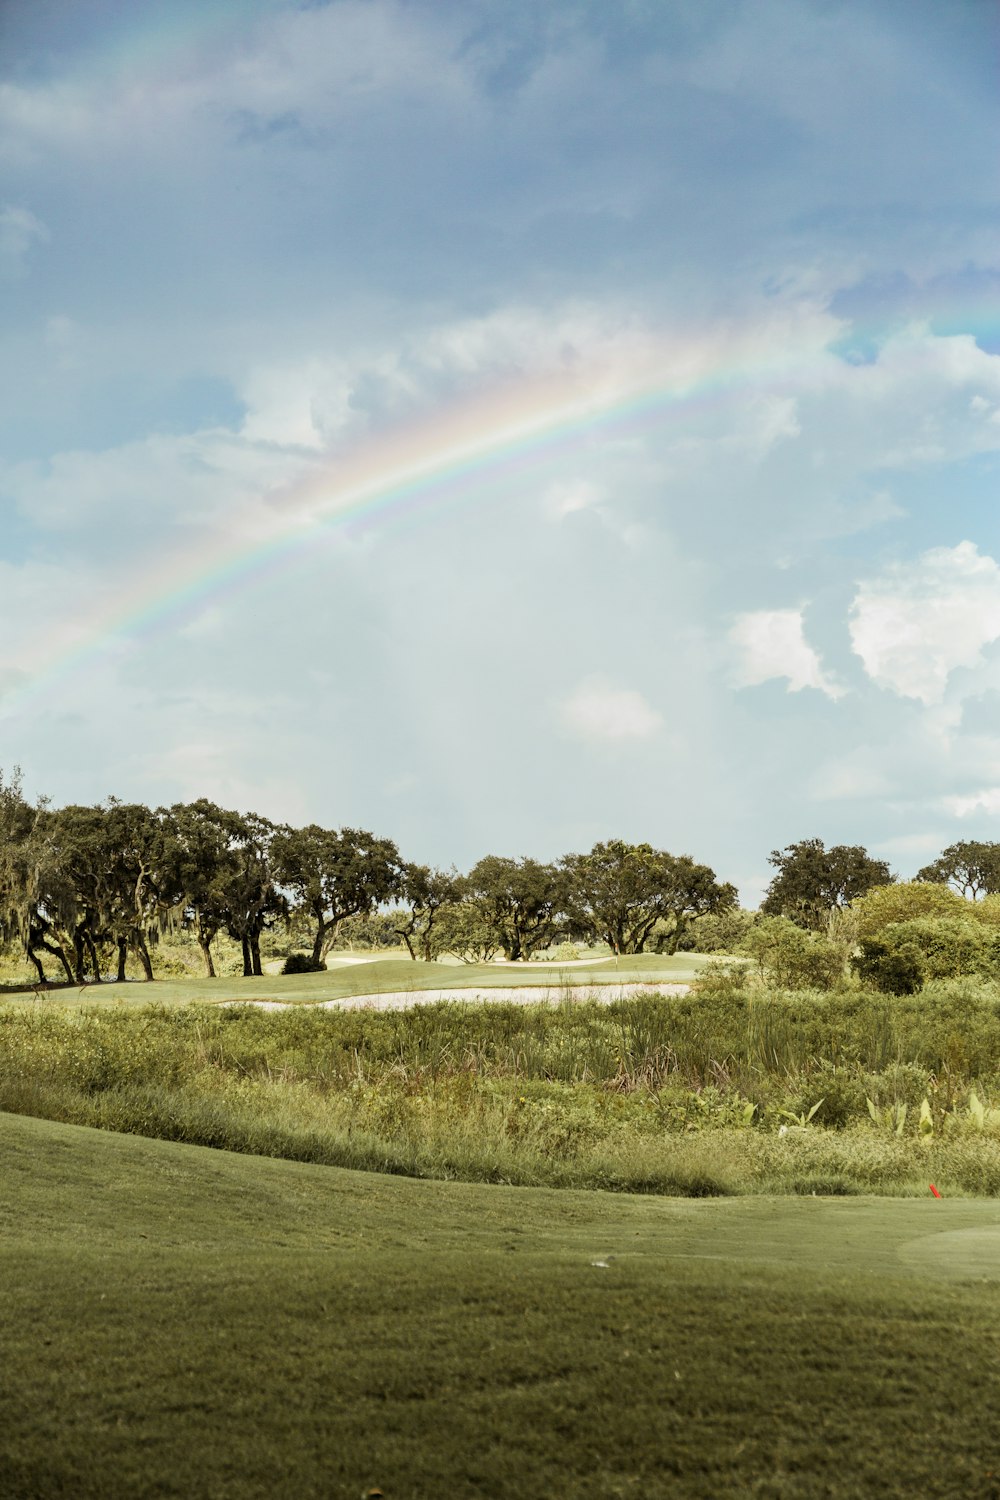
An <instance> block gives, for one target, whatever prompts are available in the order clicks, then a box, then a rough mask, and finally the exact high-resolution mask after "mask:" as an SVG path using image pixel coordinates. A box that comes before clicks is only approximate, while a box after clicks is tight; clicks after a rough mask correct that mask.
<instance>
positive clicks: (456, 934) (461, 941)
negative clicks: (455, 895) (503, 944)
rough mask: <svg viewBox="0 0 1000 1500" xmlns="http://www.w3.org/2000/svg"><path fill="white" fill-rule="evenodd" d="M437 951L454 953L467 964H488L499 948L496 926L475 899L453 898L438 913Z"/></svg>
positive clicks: (436, 930)
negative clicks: (462, 899)
mask: <svg viewBox="0 0 1000 1500" xmlns="http://www.w3.org/2000/svg"><path fill="white" fill-rule="evenodd" d="M435 942H436V945H437V952H438V953H453V954H454V955H455V957H456V958H460V959H461V960H462V962H463V963H464V964H485V963H489V961H490V959H491V958H495V957H496V954H497V952H498V951H499V948H500V943H499V941H498V939H497V933H496V928H495V927H494V926H493V924H492V922H490V920H489V918H488V917H487V916H486V914H485V913H484V912H483V910H482V908H481V907H480V905H479V904H478V902H476V901H453V902H451V903H450V904H449V905H448V906H443V907H442V908H441V910H440V911H439V912H438V916H437V926H436V929H435Z"/></svg>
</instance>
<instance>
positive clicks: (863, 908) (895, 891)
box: [851, 880, 970, 938]
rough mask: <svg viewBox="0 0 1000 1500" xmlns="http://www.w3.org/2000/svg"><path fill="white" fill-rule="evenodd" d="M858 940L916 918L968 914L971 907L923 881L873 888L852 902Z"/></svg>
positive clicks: (875, 935) (937, 886) (947, 892)
mask: <svg viewBox="0 0 1000 1500" xmlns="http://www.w3.org/2000/svg"><path fill="white" fill-rule="evenodd" d="M851 911H852V912H853V913H854V916H855V919H856V921H857V930H858V937H859V938H869V937H878V936H879V934H880V933H881V932H882V930H883V929H884V928H886V927H888V926H890V924H894V923H897V922H909V921H912V920H913V919H914V918H916V917H951V918H955V919H959V920H960V919H962V918H963V917H967V916H969V915H970V906H969V903H968V902H967V901H963V899H962V897H961V896H959V895H957V894H956V893H955V892H954V891H953V890H950V889H949V888H948V886H946V885H933V884H931V883H930V882H928V881H926V880H903V881H898V882H896V883H893V884H891V885H877V886H873V887H872V889H871V890H870V891H867V892H866V893H865V894H864V895H863V896H860V897H858V898H857V899H856V900H854V901H852V902H851Z"/></svg>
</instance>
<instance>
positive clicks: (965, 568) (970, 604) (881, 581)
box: [850, 541, 1000, 705]
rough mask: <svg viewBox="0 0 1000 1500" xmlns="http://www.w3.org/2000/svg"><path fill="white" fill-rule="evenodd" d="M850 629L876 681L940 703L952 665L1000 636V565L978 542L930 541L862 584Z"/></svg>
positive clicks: (971, 661)
mask: <svg viewBox="0 0 1000 1500" xmlns="http://www.w3.org/2000/svg"><path fill="white" fill-rule="evenodd" d="M850 633H851V642H852V645H853V647H854V650H855V652H856V654H857V655H858V656H859V657H860V658H861V662H862V665H863V666H864V669H865V671H866V672H867V673H868V676H869V677H870V678H871V679H872V681H873V682H876V683H877V684H878V685H879V687H885V688H890V689H891V690H892V691H893V692H894V693H898V694H899V695H900V696H901V697H904V698H916V699H918V700H919V701H920V702H921V703H924V704H926V705H931V704H935V703H940V702H941V700H942V698H943V697H944V693H945V689H946V688H947V686H948V679H949V678H950V676H951V674H952V672H954V671H956V670H957V669H958V668H959V667H975V666H978V665H979V664H980V663H981V661H982V659H983V658H982V651H983V648H984V647H985V646H988V645H989V644H990V642H992V641H995V640H997V639H998V638H1000V567H998V566H997V564H996V562H995V561H994V559H993V558H992V557H989V556H986V555H983V554H981V553H980V552H979V550H978V548H977V547H976V545H975V543H974V542H968V541H966V542H960V543H959V544H958V546H957V547H932V548H931V549H930V550H929V551H927V552H924V553H923V554H922V555H921V556H920V557H918V558H916V559H915V560H914V561H912V562H907V563H896V564H894V565H893V566H892V567H890V568H888V569H886V571H885V572H884V573H882V574H881V575H879V576H878V577H877V578H873V579H870V580H868V581H866V582H864V583H862V584H861V585H860V586H859V588H858V591H857V593H856V595H855V598H854V602H853V604H852V606H851V611H850Z"/></svg>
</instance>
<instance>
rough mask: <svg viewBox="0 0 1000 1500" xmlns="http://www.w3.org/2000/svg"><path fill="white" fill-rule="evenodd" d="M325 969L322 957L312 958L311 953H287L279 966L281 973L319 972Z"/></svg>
mask: <svg viewBox="0 0 1000 1500" xmlns="http://www.w3.org/2000/svg"><path fill="white" fill-rule="evenodd" d="M325 969H326V964H325V963H324V962H323V961H322V959H319V958H313V956H312V954H311V953H289V955H288V957H287V958H286V959H285V962H284V963H283V964H282V966H281V972H282V974H320V973H322V972H323V971H324V970H325Z"/></svg>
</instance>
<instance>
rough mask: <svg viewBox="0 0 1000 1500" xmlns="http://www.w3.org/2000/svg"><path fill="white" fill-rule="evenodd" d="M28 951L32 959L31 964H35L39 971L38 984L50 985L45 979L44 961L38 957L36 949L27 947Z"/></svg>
mask: <svg viewBox="0 0 1000 1500" xmlns="http://www.w3.org/2000/svg"><path fill="white" fill-rule="evenodd" d="M26 949H27V954H28V957H29V958H30V959H31V962H32V963H33V964H34V966H35V968H36V969H37V971H38V983H39V984H48V980H47V979H46V977H45V970H44V969H43V968H42V960H41V959H40V958H39V957H38V954H37V953H36V952H35V950H34V948H31V947H27V945H26Z"/></svg>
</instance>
